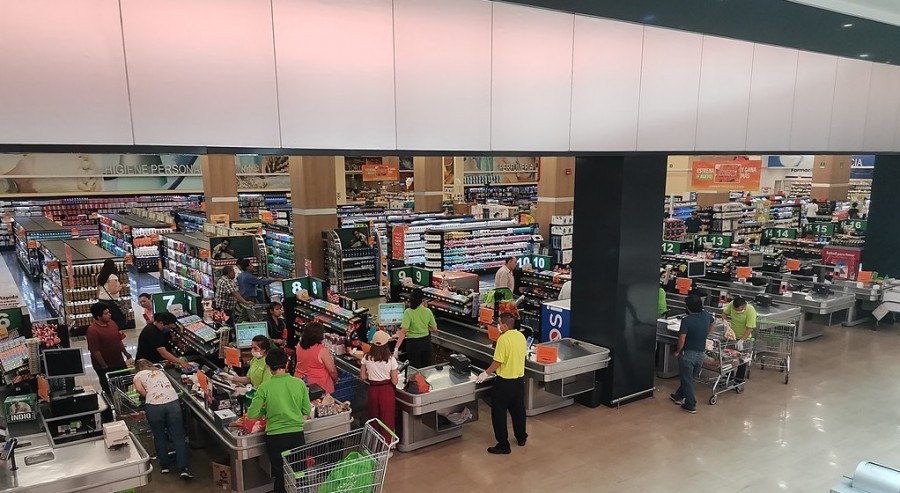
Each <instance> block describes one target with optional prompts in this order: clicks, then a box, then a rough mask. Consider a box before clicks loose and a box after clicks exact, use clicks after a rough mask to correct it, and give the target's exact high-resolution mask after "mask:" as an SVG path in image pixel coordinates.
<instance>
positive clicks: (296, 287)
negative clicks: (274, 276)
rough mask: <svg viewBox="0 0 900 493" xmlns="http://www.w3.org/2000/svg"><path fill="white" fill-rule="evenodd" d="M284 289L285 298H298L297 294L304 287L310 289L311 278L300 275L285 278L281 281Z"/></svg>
mask: <svg viewBox="0 0 900 493" xmlns="http://www.w3.org/2000/svg"><path fill="white" fill-rule="evenodd" d="M281 286H282V288H283V289H284V297H285V298H296V297H297V294H298V293H299V292H300V291H303V290H304V289H305V290H307V291H309V278H308V277H298V278H296V279H285V280H284V281H282V282H281Z"/></svg>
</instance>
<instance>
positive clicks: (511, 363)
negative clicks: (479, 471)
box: [475, 313, 528, 454]
mask: <svg viewBox="0 0 900 493" xmlns="http://www.w3.org/2000/svg"><path fill="white" fill-rule="evenodd" d="M515 324H516V318H515V316H513V315H512V314H511V313H501V314H500V316H499V317H498V325H497V328H498V329H500V337H499V338H498V339H497V347H496V349H494V358H493V359H494V361H493V362H491V366H489V367H488V369H487V370H485V371H484V372H482V373H481V374H480V375H478V378H477V379H476V380H475V381H476V382H477V383H482V382H484V381H485V380H486V379H487V377H489V376H491V375H496V376H497V378H495V379H494V392H493V394H492V395H491V423H492V424H493V425H494V438H496V439H497V445H494V446H493V447H490V448H488V449H487V451H488V453H491V454H508V453H510V452H511V451H512V450H511V449H510V446H509V431H508V430H507V429H506V413H507V412H509V415H510V417H512V424H513V433H514V434H515V435H516V441H517V442H518V444H519V446H520V447H524V446H525V441H526V440H528V434H527V433H525V356H526V352H527V347H526V346H527V344H526V342H525V336H524V335H522V333H521V332H519V331H518V330H513V327H514V326H515Z"/></svg>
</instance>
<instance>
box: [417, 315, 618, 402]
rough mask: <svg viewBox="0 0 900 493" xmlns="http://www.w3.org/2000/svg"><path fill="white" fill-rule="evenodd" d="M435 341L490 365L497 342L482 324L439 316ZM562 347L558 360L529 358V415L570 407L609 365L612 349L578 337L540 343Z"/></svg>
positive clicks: (526, 386)
mask: <svg viewBox="0 0 900 493" xmlns="http://www.w3.org/2000/svg"><path fill="white" fill-rule="evenodd" d="M437 326H438V331H437V332H436V333H434V334H432V336H431V337H432V341H433V342H435V343H437V344H438V345H439V346H441V347H444V348H447V349H449V350H451V351H455V352H458V353H460V354H464V355H466V356H468V357H469V358H471V359H472V360H473V361H475V362H477V363H482V364H489V363H490V362H491V361H492V359H493V356H494V348H493V343H492V342H491V340H490V339H489V338H488V334H487V332H486V331H484V330H483V329H481V328H480V327H478V326H475V325H470V324H466V323H463V322H460V321H457V320H454V319H449V318H438V319H437ZM540 345H542V346H548V345H549V346H555V347H557V349H558V350H559V360H558V361H557V362H556V363H552V364H544V363H538V362H537V361H536V360H535V359H534V356H533V354H531V355H529V357H528V359H526V360H525V414H526V415H527V416H536V415H538V414H541V413H545V412H548V411H552V410H554V409H559V408H562V407H566V406H570V405H572V404H574V403H575V396H576V395H578V394H582V393H585V392H590V391H591V390H593V389H594V381H595V378H594V374H595V372H596V371H597V370H602V369H604V368H606V367H607V366H609V361H610V355H609V350H608V349H606V348H603V347H600V346H595V345H593V344H589V343H586V342H581V341H577V340H575V339H559V340H556V341H550V342H545V343H542V344H540Z"/></svg>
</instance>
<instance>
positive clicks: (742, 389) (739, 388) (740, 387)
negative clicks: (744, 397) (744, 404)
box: [734, 384, 744, 394]
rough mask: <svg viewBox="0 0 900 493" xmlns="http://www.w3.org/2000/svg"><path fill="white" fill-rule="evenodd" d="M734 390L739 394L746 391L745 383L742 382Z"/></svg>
mask: <svg viewBox="0 0 900 493" xmlns="http://www.w3.org/2000/svg"><path fill="white" fill-rule="evenodd" d="M734 391H735V392H737V393H738V394H743V393H744V384H740V385H738V386H737V387H735V388H734Z"/></svg>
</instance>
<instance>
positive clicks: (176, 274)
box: [160, 233, 215, 300]
mask: <svg viewBox="0 0 900 493" xmlns="http://www.w3.org/2000/svg"><path fill="white" fill-rule="evenodd" d="M209 251H210V247H209V240H208V239H206V238H205V237H203V236H202V235H199V233H193V234H189V235H188V234H182V233H166V234H164V235H162V236H161V237H160V253H161V259H162V264H163V268H162V273H161V276H160V277H161V278H162V279H163V280H164V281H166V282H168V283H169V284H170V285H172V286H174V287H177V288H178V289H184V290H185V291H190V292H192V293H194V294H196V295H198V296H201V297H202V298H203V299H206V300H211V299H213V298H214V296H215V293H214V289H215V275H214V272H215V271H214V269H213V265H212V263H211V262H210V259H209Z"/></svg>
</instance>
